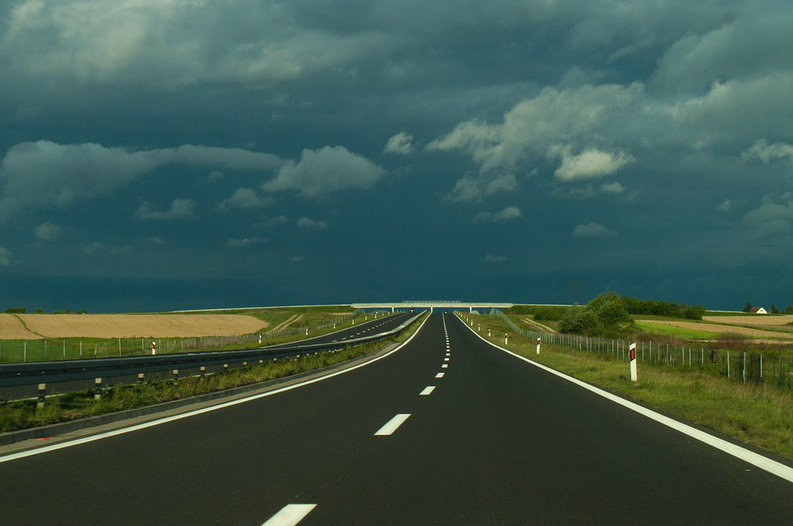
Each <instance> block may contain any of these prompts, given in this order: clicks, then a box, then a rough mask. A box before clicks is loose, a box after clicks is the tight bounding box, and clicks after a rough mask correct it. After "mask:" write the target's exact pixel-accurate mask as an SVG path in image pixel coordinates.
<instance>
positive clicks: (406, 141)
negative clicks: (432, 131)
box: [383, 132, 413, 155]
mask: <svg viewBox="0 0 793 526" xmlns="http://www.w3.org/2000/svg"><path fill="white" fill-rule="evenodd" d="M412 151H413V136H412V135H411V134H409V133H407V132H399V133H397V134H396V135H394V136H393V137H391V138H390V139H388V142H387V143H386V145H385V147H384V148H383V153H397V154H402V155H407V154H409V153H411V152H412Z"/></svg>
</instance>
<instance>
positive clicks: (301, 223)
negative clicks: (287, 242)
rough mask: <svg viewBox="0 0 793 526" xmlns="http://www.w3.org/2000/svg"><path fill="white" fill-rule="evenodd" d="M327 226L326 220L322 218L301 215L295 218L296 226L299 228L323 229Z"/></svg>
mask: <svg viewBox="0 0 793 526" xmlns="http://www.w3.org/2000/svg"><path fill="white" fill-rule="evenodd" d="M328 226H329V225H328V222H327V221H325V220H322V219H311V218H310V217H301V218H300V219H298V220H297V228H298V229H299V230H325V229H326V228H328Z"/></svg>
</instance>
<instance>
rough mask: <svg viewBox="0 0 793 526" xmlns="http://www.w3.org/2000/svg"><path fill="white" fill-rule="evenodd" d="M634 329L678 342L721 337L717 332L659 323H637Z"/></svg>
mask: <svg viewBox="0 0 793 526" xmlns="http://www.w3.org/2000/svg"><path fill="white" fill-rule="evenodd" d="M689 321H690V320H689ZM636 327H638V328H639V329H641V330H642V331H643V332H646V333H648V334H660V335H662V336H669V337H670V338H676V339H679V340H713V339H717V338H719V337H721V334H720V333H718V332H710V331H697V330H693V329H686V328H684V327H677V326H676V325H664V324H660V323H647V322H642V321H637V322H636Z"/></svg>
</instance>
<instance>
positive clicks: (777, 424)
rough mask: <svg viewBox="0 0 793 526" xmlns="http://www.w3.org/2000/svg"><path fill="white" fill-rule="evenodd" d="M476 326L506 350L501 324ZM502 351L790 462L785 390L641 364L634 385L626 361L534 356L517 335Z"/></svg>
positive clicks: (561, 351)
mask: <svg viewBox="0 0 793 526" xmlns="http://www.w3.org/2000/svg"><path fill="white" fill-rule="evenodd" d="M479 324H481V327H482V329H483V330H482V332H481V333H480V334H482V335H486V334H487V328H488V327H489V328H491V332H492V334H493V335H494V336H493V337H492V338H490V341H492V342H493V343H495V344H497V345H499V346H501V347H504V346H505V345H504V338H503V334H504V333H505V332H508V331H507V330H505V326H504V325H503V323H502V322H501V320H499V319H497V318H495V317H493V316H477V317H476V321H475V322H474V328H476V327H477V325H479ZM496 335H499V336H498V337H497V336H496ZM506 348H508V349H509V350H511V351H513V352H515V353H517V354H520V355H521V356H525V357H526V358H529V359H531V360H532V361H536V362H538V363H541V364H543V365H547V366H548V367H551V368H553V369H555V370H557V371H560V372H563V373H565V374H568V375H570V376H573V377H575V378H578V379H579V380H583V381H585V382H587V383H590V384H592V385H596V386H598V387H600V388H603V389H606V390H608V391H611V392H613V393H615V394H619V395H622V396H624V397H626V398H628V399H631V400H634V401H636V402H639V403H641V404H643V405H646V406H648V407H652V408H655V409H656V410H658V411H660V412H662V413H664V414H667V415H669V416H672V417H676V418H680V419H684V420H687V421H689V422H693V423H696V424H699V425H702V426H705V427H707V428H710V429H712V430H714V431H716V432H718V433H721V434H723V435H726V436H730V437H732V438H734V439H736V440H739V441H741V442H743V443H745V444H750V445H752V446H755V447H758V448H760V449H765V450H767V451H770V452H773V453H775V454H778V455H780V456H782V457H785V458H787V459H790V460H793V394H791V393H790V392H789V391H780V390H778V389H775V388H773V387H766V386H764V385H759V386H756V385H751V384H738V383H735V382H733V381H730V380H727V379H726V378H721V377H716V376H712V375H709V374H706V373H701V372H699V371H681V370H678V369H675V368H668V367H661V366H658V367H657V366H642V365H640V367H639V382H637V383H636V384H633V383H632V382H631V381H630V376H629V369H628V363H627V362H626V361H625V362H623V361H617V360H612V359H608V358H606V357H604V356H602V355H597V354H592V353H587V352H582V351H577V350H574V349H570V348H567V347H562V346H555V345H546V344H544V345H543V346H542V352H541V354H540V355H539V356H537V354H536V342H533V341H529V340H528V339H525V338H520V337H516V336H512V337H510V339H509V344H508V345H507V346H506Z"/></svg>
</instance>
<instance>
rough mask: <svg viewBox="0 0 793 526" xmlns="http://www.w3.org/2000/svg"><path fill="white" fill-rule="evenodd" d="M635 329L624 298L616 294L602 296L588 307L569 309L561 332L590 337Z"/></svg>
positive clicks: (561, 326) (563, 320) (560, 327)
mask: <svg viewBox="0 0 793 526" xmlns="http://www.w3.org/2000/svg"><path fill="white" fill-rule="evenodd" d="M631 327H633V318H631V315H630V314H629V313H628V310H627V309H626V308H625V303H624V301H623V298H620V296H619V295H617V294H616V293H614V292H608V293H606V294H601V295H600V296H598V297H596V298H595V299H593V300H592V301H590V302H589V303H588V304H587V306H586V307H579V306H575V307H573V308H572V309H568V310H567V312H566V313H565V315H564V317H563V318H562V323H561V324H560V325H559V330H561V331H562V332H569V333H575V334H587V335H589V336H610V335H616V334H619V333H622V332H624V331H626V330H627V329H629V328H631Z"/></svg>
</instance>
